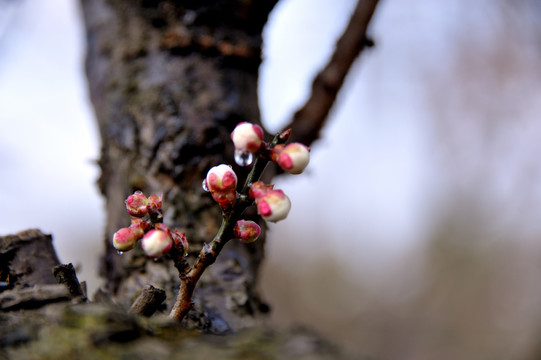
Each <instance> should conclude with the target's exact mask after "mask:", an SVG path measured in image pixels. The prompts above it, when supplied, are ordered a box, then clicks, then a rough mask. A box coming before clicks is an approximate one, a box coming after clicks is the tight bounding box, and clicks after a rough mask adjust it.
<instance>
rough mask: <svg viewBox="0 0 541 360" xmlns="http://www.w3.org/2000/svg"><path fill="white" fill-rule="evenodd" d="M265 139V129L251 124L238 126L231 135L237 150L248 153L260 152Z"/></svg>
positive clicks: (246, 123)
mask: <svg viewBox="0 0 541 360" xmlns="http://www.w3.org/2000/svg"><path fill="white" fill-rule="evenodd" d="M263 138H264V137H263V129H261V127H260V126H259V125H255V124H252V123H249V122H241V123H239V124H237V126H236V127H235V130H233V132H232V133H231V140H233V144H235V149H236V150H241V151H244V152H248V153H255V152H256V151H258V150H259V149H260V148H261V144H262V143H263Z"/></svg>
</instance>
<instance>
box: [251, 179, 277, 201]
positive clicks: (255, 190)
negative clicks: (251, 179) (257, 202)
mask: <svg viewBox="0 0 541 360" xmlns="http://www.w3.org/2000/svg"><path fill="white" fill-rule="evenodd" d="M273 187H274V185H272V184H271V185H267V184H265V183H264V182H263V181H261V180H260V181H256V182H255V183H253V184H252V186H250V192H249V193H248V195H249V196H250V197H251V198H252V199H258V198H260V197H262V196H264V195H265V194H266V193H267V192H268V191H269V190H272V188H273Z"/></svg>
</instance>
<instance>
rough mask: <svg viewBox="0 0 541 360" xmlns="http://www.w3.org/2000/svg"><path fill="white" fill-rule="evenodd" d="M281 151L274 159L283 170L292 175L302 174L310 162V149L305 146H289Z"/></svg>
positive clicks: (293, 144)
mask: <svg viewBox="0 0 541 360" xmlns="http://www.w3.org/2000/svg"><path fill="white" fill-rule="evenodd" d="M280 150H281V151H280V152H279V153H278V155H277V156H275V157H274V159H275V161H276V162H277V163H278V165H279V166H280V167H281V168H282V170H284V171H287V172H288V173H290V174H295V175H296V174H300V173H302V172H303V170H304V169H305V168H306V166H307V165H308V163H309V162H310V149H309V148H308V147H306V146H304V145H303V144H300V143H292V144H288V145H286V146H285V147H284V148H283V149H280ZM273 154H274V152H273Z"/></svg>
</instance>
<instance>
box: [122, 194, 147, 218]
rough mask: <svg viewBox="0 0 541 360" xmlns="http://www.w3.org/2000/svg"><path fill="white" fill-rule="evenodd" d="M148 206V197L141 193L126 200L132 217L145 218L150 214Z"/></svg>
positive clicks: (127, 208)
mask: <svg viewBox="0 0 541 360" xmlns="http://www.w3.org/2000/svg"><path fill="white" fill-rule="evenodd" d="M147 204H148V199H147V197H146V196H145V195H144V194H143V193H142V192H141V191H136V192H134V193H133V195H130V196H128V198H127V199H126V210H128V214H130V215H131V216H135V217H143V216H145V215H146V214H147V213H148V210H147Z"/></svg>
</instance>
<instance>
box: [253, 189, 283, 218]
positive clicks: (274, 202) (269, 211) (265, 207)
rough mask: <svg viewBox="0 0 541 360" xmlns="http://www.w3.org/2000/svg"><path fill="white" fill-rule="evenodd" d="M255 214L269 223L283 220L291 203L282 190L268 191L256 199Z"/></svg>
mask: <svg viewBox="0 0 541 360" xmlns="http://www.w3.org/2000/svg"><path fill="white" fill-rule="evenodd" d="M256 204H257V212H258V214H259V215H261V217H262V218H263V219H265V220H267V221H270V222H277V221H280V220H283V219H285V218H286V217H287V215H288V214H289V210H290V209H291V201H290V200H289V198H288V197H287V195H286V194H284V192H283V191H282V190H269V191H267V192H266V193H265V195H263V196H261V197H259V198H257V199H256Z"/></svg>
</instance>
